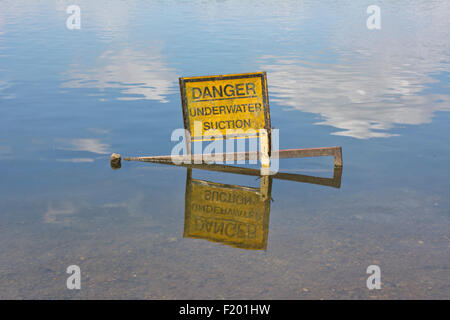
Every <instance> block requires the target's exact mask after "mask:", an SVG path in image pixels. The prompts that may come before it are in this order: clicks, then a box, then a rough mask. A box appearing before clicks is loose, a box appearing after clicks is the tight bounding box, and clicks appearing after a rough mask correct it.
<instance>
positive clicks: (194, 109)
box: [180, 72, 270, 141]
mask: <svg viewBox="0 0 450 320" xmlns="http://www.w3.org/2000/svg"><path fill="white" fill-rule="evenodd" d="M180 90H181V99H182V104H183V118H184V126H185V128H186V129H187V130H189V132H190V134H191V137H192V140H193V141H195V140H208V139H209V137H211V136H212V135H217V134H221V135H222V136H225V135H228V137H227V138H238V137H257V136H258V131H259V129H267V130H269V129H270V116H269V99H268V95H267V78H266V73H265V72H256V73H243V74H232V75H219V76H208V77H191V78H180ZM195 124H197V126H194V125H195Z"/></svg>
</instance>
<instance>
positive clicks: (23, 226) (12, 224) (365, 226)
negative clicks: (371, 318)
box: [0, 1, 450, 299]
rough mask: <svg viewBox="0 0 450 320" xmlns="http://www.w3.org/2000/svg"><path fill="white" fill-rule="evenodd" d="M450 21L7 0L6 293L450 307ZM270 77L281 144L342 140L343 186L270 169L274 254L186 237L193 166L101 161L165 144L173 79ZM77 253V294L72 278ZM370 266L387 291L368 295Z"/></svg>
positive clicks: (1, 219)
mask: <svg viewBox="0 0 450 320" xmlns="http://www.w3.org/2000/svg"><path fill="white" fill-rule="evenodd" d="M71 4H77V5H79V6H80V8H81V29H79V30H69V29H67V28H66V19H67V18H68V16H69V14H67V13H66V8H67V6H68V5H71ZM371 4H377V5H378V6H379V7H380V8H381V29H380V30H368V29H367V27H366V19H367V17H368V16H369V15H368V14H367V13H366V9H367V7H368V6H369V5H371ZM449 14H450V3H449V2H448V1H395V3H393V2H392V1H376V3H373V2H372V1H358V2H355V1H340V2H335V1H320V2H318V1H283V2H281V1H246V2H243V1H167V2H166V1H154V2H152V1H95V2H93V1H45V2H44V1H35V2H29V1H2V2H1V3H0V165H1V167H2V168H3V170H2V173H1V174H0V242H1V251H0V298H2V299H6V298H8V299H21V298H25V299H30V298H31V299H48V298H50V299H54V298H64V299H78V298H83V299H84V298H139V299H141V298H142V299H152V298H156V299H172V298H177V299H179V298H189V299H196V298H215V299H229V298H249V299H259V298H261V299H318V298H324V299H343V298H345V299H354V298H362V299H378V298H392V299H411V298H425V299H430V298H435V299H436V298H437V299H448V298H449V297H450V286H449V284H450V283H449V266H450V264H449V261H450V253H449V247H450V242H449V234H450V232H449V231H450V228H449V218H450V197H449V194H450V170H449V165H450V161H449V160H450V113H449V112H448V111H450V87H449V86H450V81H449V75H450V41H449V39H450V20H449V19H448V17H449ZM263 70H264V71H267V76H268V86H269V97H270V110H271V118H272V119H271V120H272V126H273V127H275V128H279V129H280V148H282V149H285V148H301V147H325V146H342V148H343V160H344V167H343V173H342V177H341V178H340V179H341V187H340V188H332V187H327V186H323V185H316V184H309V183H300V182H293V181H284V180H279V179H274V180H273V181H272V188H271V198H272V199H273V201H271V202H270V219H269V223H267V225H266V226H267V228H268V238H267V239H266V240H267V243H266V247H265V248H264V249H265V250H246V249H245V248H244V249H243V248H236V247H234V246H231V245H227V244H223V243H221V242H220V241H219V242H217V241H207V240H205V239H194V238H191V237H183V233H184V228H185V222H186V220H187V218H186V217H187V215H186V212H185V202H187V200H186V199H187V197H186V190H187V189H188V188H187V186H186V184H188V187H190V186H191V185H190V184H189V181H190V180H189V179H187V169H186V168H182V167H172V166H164V165H156V164H150V163H139V162H124V163H122V168H121V169H120V170H115V171H114V170H111V168H110V165H109V155H110V154H111V153H112V152H117V153H120V154H122V155H124V156H144V155H161V154H170V152H171V149H172V147H173V146H174V143H173V142H171V141H170V135H171V133H172V131H173V130H174V129H176V128H180V127H182V126H183V121H182V111H181V103H180V96H179V89H178V77H180V76H183V77H187V76H202V75H214V74H227V73H241V72H253V71H263ZM332 166H333V162H332V159H331V158H307V159H289V160H282V161H281V164H280V170H281V171H284V172H289V173H295V174H302V175H308V176H319V177H328V178H330V179H331V178H332V177H333V167H332ZM192 178H193V179H196V180H206V181H210V182H215V183H220V184H232V185H235V186H249V187H255V188H259V186H260V180H259V178H258V177H253V176H244V175H234V174H228V173H217V172H210V171H204V170H196V169H194V170H193V172H192ZM210 240H211V239H210ZM73 264H75V265H78V266H79V267H80V268H81V285H82V288H81V290H68V289H67V288H66V279H67V277H68V276H69V275H68V274H67V273H66V268H67V267H68V266H69V265H73ZM373 264H375V265H379V266H380V268H381V280H382V289H381V290H368V289H367V287H366V279H367V277H368V276H369V275H368V274H366V269H367V267H368V266H369V265H373Z"/></svg>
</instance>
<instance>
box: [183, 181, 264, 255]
mask: <svg viewBox="0 0 450 320" xmlns="http://www.w3.org/2000/svg"><path fill="white" fill-rule="evenodd" d="M188 180H189V181H187V183H188V185H187V186H186V212H185V221H184V235H183V236H184V237H188V238H198V239H206V240H209V241H214V242H221V243H224V244H227V245H231V246H234V247H238V248H243V249H254V250H260V249H264V250H265V249H266V248H267V236H268V231H269V214H270V199H266V198H264V195H262V194H261V193H260V192H259V189H255V188H248V187H242V186H235V185H226V184H221V183H216V182H210V181H203V180H196V179H190V178H189V179H188Z"/></svg>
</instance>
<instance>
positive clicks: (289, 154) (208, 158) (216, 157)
mask: <svg viewBox="0 0 450 320" xmlns="http://www.w3.org/2000/svg"><path fill="white" fill-rule="evenodd" d="M323 156H333V157H334V165H335V166H336V167H342V148H341V147H325V148H308V149H286V150H279V151H273V152H272V154H271V157H270V158H271V159H277V158H278V159H288V158H306V157H323ZM123 159H124V160H127V161H150V162H158V161H161V162H166V161H172V162H178V163H180V162H184V163H203V162H204V163H208V162H215V161H239V160H259V159H260V155H259V152H257V151H252V152H231V153H217V154H193V155H187V156H151V157H131V158H130V157H125V158H123Z"/></svg>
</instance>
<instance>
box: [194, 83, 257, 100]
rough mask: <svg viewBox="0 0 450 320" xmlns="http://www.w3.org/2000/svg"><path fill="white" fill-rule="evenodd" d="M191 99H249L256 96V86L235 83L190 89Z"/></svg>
mask: <svg viewBox="0 0 450 320" xmlns="http://www.w3.org/2000/svg"><path fill="white" fill-rule="evenodd" d="M191 94H192V99H194V100H205V99H218V98H233V97H249V96H253V95H256V85H255V84H254V83H251V82H248V83H236V84H226V85H217V86H206V87H203V88H198V87H193V88H191Z"/></svg>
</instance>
